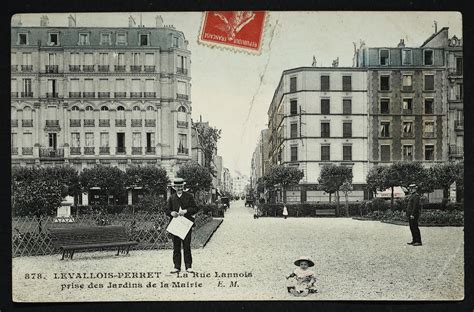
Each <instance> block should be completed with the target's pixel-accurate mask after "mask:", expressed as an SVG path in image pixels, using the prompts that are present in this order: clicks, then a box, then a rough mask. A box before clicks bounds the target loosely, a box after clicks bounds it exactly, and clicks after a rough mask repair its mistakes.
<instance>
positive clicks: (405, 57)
mask: <svg viewBox="0 0 474 312" xmlns="http://www.w3.org/2000/svg"><path fill="white" fill-rule="evenodd" d="M402 64H403V65H411V64H412V52H411V50H402Z"/></svg>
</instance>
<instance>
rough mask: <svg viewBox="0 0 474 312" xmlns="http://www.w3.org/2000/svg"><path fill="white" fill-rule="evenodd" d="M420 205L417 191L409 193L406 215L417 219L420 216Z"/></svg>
mask: <svg viewBox="0 0 474 312" xmlns="http://www.w3.org/2000/svg"><path fill="white" fill-rule="evenodd" d="M420 205H421V204H420V195H418V193H413V194H410V196H409V197H408V204H407V217H408V218H410V216H413V217H414V218H415V220H418V219H419V218H420V210H421V206H420Z"/></svg>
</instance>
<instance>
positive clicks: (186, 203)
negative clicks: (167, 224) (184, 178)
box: [166, 192, 198, 222]
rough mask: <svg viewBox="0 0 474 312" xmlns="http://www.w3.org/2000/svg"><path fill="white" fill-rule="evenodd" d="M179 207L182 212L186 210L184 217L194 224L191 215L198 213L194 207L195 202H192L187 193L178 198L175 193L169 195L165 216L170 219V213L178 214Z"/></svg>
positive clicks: (195, 206) (190, 195)
mask: <svg viewBox="0 0 474 312" xmlns="http://www.w3.org/2000/svg"><path fill="white" fill-rule="evenodd" d="M179 207H181V209H183V210H184V209H186V210H187V212H186V214H185V215H184V217H186V218H187V219H189V220H191V221H193V222H194V217H193V215H194V214H195V213H196V212H198V207H197V205H196V201H195V200H194V196H193V195H192V194H190V193H187V192H183V194H182V195H181V197H178V195H176V193H175V194H173V195H171V196H170V197H169V198H168V207H167V208H168V209H167V211H166V215H167V216H169V217H170V218H172V216H171V212H172V211H176V212H179Z"/></svg>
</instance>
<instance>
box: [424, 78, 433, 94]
mask: <svg viewBox="0 0 474 312" xmlns="http://www.w3.org/2000/svg"><path fill="white" fill-rule="evenodd" d="M425 91H434V75H425Z"/></svg>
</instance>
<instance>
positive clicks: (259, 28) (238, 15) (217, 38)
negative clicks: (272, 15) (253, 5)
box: [199, 11, 266, 53]
mask: <svg viewBox="0 0 474 312" xmlns="http://www.w3.org/2000/svg"><path fill="white" fill-rule="evenodd" d="M265 17H266V13H265V12H264V11H209V12H205V13H204V16H203V22H202V26H201V33H200V34H199V42H201V43H204V44H209V45H211V46H227V47H233V48H236V49H237V50H239V49H240V50H246V51H248V52H252V53H258V52H259V51H260V48H261V45H262V37H263V29H264V26H265Z"/></svg>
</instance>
